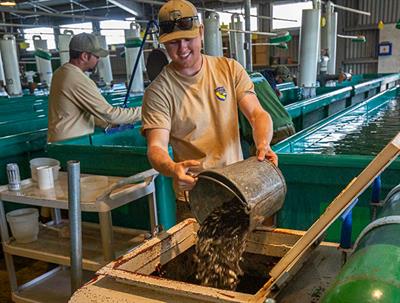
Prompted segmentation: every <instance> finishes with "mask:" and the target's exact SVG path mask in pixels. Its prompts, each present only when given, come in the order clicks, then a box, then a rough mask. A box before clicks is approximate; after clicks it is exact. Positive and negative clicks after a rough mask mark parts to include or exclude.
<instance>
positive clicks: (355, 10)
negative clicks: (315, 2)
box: [332, 3, 371, 16]
mask: <svg viewBox="0 0 400 303" xmlns="http://www.w3.org/2000/svg"><path fill="white" fill-rule="evenodd" d="M332 5H333V6H334V7H335V8H338V9H341V10H344V11H348V12H352V13H357V14H360V15H365V16H371V13H370V12H366V11H361V10H359V9H355V8H350V7H345V6H341V5H338V4H334V3H332Z"/></svg>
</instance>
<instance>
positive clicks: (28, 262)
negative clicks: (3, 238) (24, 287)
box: [0, 254, 49, 303]
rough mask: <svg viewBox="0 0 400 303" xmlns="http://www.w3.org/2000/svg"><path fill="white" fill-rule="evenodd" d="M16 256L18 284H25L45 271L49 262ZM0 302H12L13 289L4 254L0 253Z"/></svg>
mask: <svg viewBox="0 0 400 303" xmlns="http://www.w3.org/2000/svg"><path fill="white" fill-rule="evenodd" d="M13 258H14V264H15V270H16V273H17V280H18V285H21V284H24V283H26V282H28V281H30V280H32V279H33V278H35V277H37V276H39V275H41V274H43V273H45V272H46V271H47V270H48V269H49V264H48V263H45V262H41V261H37V260H32V259H27V258H22V257H16V256H13ZM0 302H1V303H11V302H12V301H11V289H10V284H9V281H8V273H7V269H6V264H5V261H4V256H3V255H2V254H1V255H0Z"/></svg>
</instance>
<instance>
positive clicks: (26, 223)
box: [6, 208, 39, 243]
mask: <svg viewBox="0 0 400 303" xmlns="http://www.w3.org/2000/svg"><path fill="white" fill-rule="evenodd" d="M6 218H7V222H8V223H9V224H10V229H11V233H12V235H13V237H14V238H15V241H17V242H18V243H29V242H33V241H36V240H37V237H38V233H39V212H38V210H37V209H36V208H21V209H17V210H13V211H10V212H8V213H7V214H6Z"/></svg>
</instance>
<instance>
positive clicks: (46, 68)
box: [32, 35, 53, 87]
mask: <svg viewBox="0 0 400 303" xmlns="http://www.w3.org/2000/svg"><path fill="white" fill-rule="evenodd" d="M32 39H33V46H34V47H35V60H36V68H37V73H38V75H39V79H40V82H41V83H42V84H47V85H48V86H49V87H50V84H51V78H52V77H53V70H52V67H51V54H50V53H49V49H48V48H47V40H43V39H42V38H41V37H40V36H39V35H34V36H33V37H32ZM40 54H42V55H40ZM49 58H50V59H49Z"/></svg>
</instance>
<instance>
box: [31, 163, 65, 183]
mask: <svg viewBox="0 0 400 303" xmlns="http://www.w3.org/2000/svg"><path fill="white" fill-rule="evenodd" d="M29 164H30V166H31V176H32V180H33V181H37V180H38V177H37V168H38V167H40V166H50V167H51V168H52V170H53V178H54V180H57V179H58V171H59V170H60V161H58V160H56V159H52V158H35V159H32V160H31V161H29Z"/></svg>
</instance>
